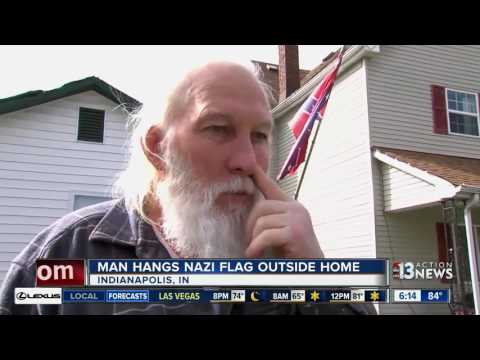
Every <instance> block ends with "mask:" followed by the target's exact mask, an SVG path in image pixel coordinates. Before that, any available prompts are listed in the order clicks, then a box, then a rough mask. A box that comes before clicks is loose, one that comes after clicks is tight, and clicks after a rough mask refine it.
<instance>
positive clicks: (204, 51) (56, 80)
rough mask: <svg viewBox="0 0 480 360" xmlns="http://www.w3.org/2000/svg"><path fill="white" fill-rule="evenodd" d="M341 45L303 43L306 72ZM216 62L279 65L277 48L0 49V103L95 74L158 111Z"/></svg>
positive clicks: (302, 61)
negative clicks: (186, 77)
mask: <svg viewBox="0 0 480 360" xmlns="http://www.w3.org/2000/svg"><path fill="white" fill-rule="evenodd" d="M338 47H340V45H300V46H299V61H300V67H301V68H302V69H306V70H310V69H312V68H313V67H315V66H316V65H318V64H319V63H320V62H321V61H322V59H323V58H324V57H325V56H326V55H328V54H329V52H330V51H334V50H336V49H337V48H338ZM212 60H229V61H234V62H237V63H240V64H244V65H246V66H251V63H250V60H259V61H264V62H271V63H278V48H277V45H215V46H205V45H193V46H185V45H168V46H167V45H133V46H117V45H115V46H114V45H92V46H90V45H83V46H79V45H68V46H67V45H55V46H45V45H31V46H24V45H22V46H6V45H3V46H0V64H1V65H2V66H0V99H2V98H5V97H9V96H14V95H18V94H20V93H22V92H26V91H31V90H50V89H54V88H57V87H59V86H61V85H63V84H65V83H67V82H70V81H75V80H79V79H82V78H85V77H88V76H97V77H99V78H101V79H102V80H104V81H106V82H107V83H109V84H110V85H112V86H114V87H116V88H117V89H119V90H121V91H123V92H125V93H126V94H128V95H130V96H132V97H134V98H135V99H137V100H139V101H140V102H142V103H143V104H144V112H145V113H150V112H152V113H153V112H156V110H157V108H158V107H159V106H158V104H159V102H160V101H161V99H163V98H164V97H165V95H166V93H167V92H168V89H170V88H171V87H172V86H173V85H174V84H175V83H176V82H177V81H178V80H179V78H180V76H181V75H182V74H183V73H184V72H186V71H188V70H189V69H191V68H193V67H195V66H197V65H199V64H202V63H205V62H208V61H212Z"/></svg>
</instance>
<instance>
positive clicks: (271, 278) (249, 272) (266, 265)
mask: <svg viewBox="0 0 480 360" xmlns="http://www.w3.org/2000/svg"><path fill="white" fill-rule="evenodd" d="M389 278H390V276H389V261H388V259H254V260H245V259H221V260H220V259H194V260H193V259H155V260H144V259H125V260H119V259H115V260H111V259H102V260H100V259H96V260H56V259H55V260H50V259H48V260H46V259H45V260H37V277H36V279H37V286H38V287H42V286H49V287H55V286H56V287H67V286H76V287H78V286H90V287H97V286H98V287H110V286H111V287H123V286H125V287H157V286H158V287H205V286H218V287H235V286H239V287H253V286H258V287H267V286H268V287H326V286H331V287H339V286H340V287H341V286H345V287H355V286H357V287H369V286H371V287H384V286H388V285H389V280H390V279H389Z"/></svg>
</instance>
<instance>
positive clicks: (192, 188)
mask: <svg viewBox="0 0 480 360" xmlns="http://www.w3.org/2000/svg"><path fill="white" fill-rule="evenodd" d="M164 160H165V162H166V167H167V169H168V174H167V176H166V177H165V179H164V180H162V181H160V182H159V183H158V184H157V189H156V197H157V201H158V203H159V204H160V206H161V209H162V231H163V235H164V236H165V238H166V241H167V243H169V244H170V245H171V246H172V248H173V250H174V251H175V252H177V253H178V255H179V256H180V257H186V258H243V257H244V256H245V250H246V247H247V245H248V244H247V242H246V240H247V239H246V234H245V223H246V219H247V216H248V214H249V213H250V211H251V209H252V207H253V203H254V202H255V201H256V200H258V199H259V197H260V192H259V191H258V189H256V187H255V186H254V183H253V181H252V180H251V179H250V178H249V177H246V176H240V175H235V176H234V177H233V178H232V179H231V180H230V181H228V182H226V183H217V184H211V185H208V186H205V185H202V184H200V183H199V182H198V181H196V180H195V179H194V177H193V175H192V173H191V168H190V166H189V165H188V164H187V162H186V161H185V160H183V159H181V158H180V157H179V155H178V153H177V152H175V153H173V151H167V154H166V156H165V159H164ZM239 191H244V192H247V193H249V194H252V195H253V199H254V201H253V202H252V204H251V205H250V206H235V205H232V204H230V205H229V206H228V208H227V209H219V208H218V206H215V200H216V199H217V197H218V196H219V195H220V194H221V193H224V192H239Z"/></svg>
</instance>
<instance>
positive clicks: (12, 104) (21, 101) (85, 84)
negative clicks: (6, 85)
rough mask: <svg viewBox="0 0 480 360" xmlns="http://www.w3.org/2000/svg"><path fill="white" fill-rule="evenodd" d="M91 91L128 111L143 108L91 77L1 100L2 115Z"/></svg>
mask: <svg viewBox="0 0 480 360" xmlns="http://www.w3.org/2000/svg"><path fill="white" fill-rule="evenodd" d="M89 90H93V91H96V92H97V93H99V94H100V95H103V96H105V97H106V98H108V99H110V100H112V101H113V102H115V103H117V104H124V106H125V108H126V110H128V111H133V110H135V109H138V108H139V107H141V106H142V103H141V102H139V101H138V100H136V99H134V98H132V97H131V96H128V95H127V94H125V93H124V92H122V91H120V90H118V89H116V88H114V87H113V86H111V85H109V84H107V83H106V82H105V81H103V80H101V79H99V78H97V77H95V76H90V77H87V78H85V79H81V80H77V81H72V82H69V83H67V84H65V85H63V86H61V87H59V88H56V89H53V90H47V91H44V90H34V91H28V92H25V93H22V94H19V95H16V96H11V97H8V98H4V99H0V115H1V114H6V113H9V112H12V111H17V110H21V109H25V108H29V107H31V106H36V105H40V104H44V103H47V102H50V101H53V100H57V99H60V98H63V97H66V96H71V95H75V94H78V93H81V92H84V91H89Z"/></svg>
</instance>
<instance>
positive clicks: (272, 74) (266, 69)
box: [252, 60, 310, 103]
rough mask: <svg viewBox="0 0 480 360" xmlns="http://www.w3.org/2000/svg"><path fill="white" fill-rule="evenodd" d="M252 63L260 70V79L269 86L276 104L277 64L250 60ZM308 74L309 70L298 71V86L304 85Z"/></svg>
mask: <svg viewBox="0 0 480 360" xmlns="http://www.w3.org/2000/svg"><path fill="white" fill-rule="evenodd" d="M252 63H253V64H254V65H256V66H258V67H259V68H260V70H261V77H260V79H261V80H262V81H263V82H265V83H266V84H268V85H269V86H270V88H271V89H272V92H273V96H274V98H275V102H276V103H278V64H271V63H266V62H262V61H256V60H252ZM309 73H310V70H302V69H300V86H302V85H303V84H304V82H303V79H304V78H305V77H306V76H307V75H308V74H309Z"/></svg>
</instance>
